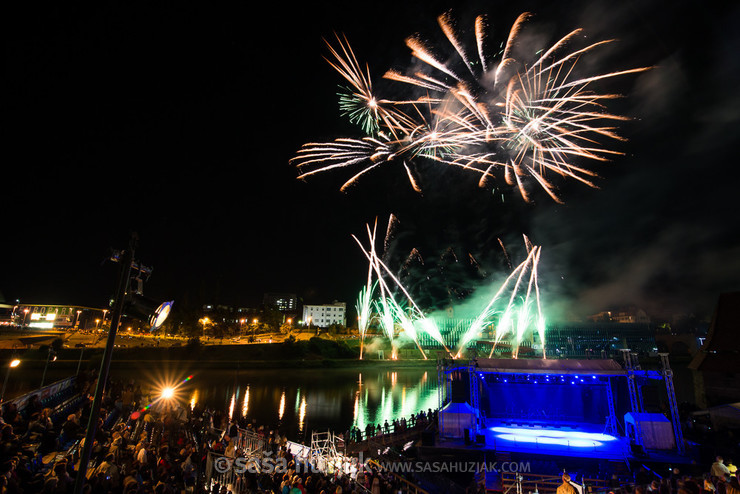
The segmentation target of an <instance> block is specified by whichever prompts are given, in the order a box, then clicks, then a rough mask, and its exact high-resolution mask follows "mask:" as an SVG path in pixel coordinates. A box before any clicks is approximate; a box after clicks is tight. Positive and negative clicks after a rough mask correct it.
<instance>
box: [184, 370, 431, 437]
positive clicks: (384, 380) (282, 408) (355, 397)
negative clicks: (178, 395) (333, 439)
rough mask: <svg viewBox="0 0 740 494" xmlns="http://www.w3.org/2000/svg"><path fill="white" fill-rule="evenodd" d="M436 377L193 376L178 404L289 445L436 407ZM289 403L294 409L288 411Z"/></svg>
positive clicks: (426, 373)
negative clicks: (272, 429) (243, 423)
mask: <svg viewBox="0 0 740 494" xmlns="http://www.w3.org/2000/svg"><path fill="white" fill-rule="evenodd" d="M436 381H437V374H436V371H435V370H431V369H417V368H408V369H398V370H394V371H389V370H385V369H369V370H368V369H363V370H361V371H360V370H345V369H328V370H295V371H294V370H290V371H272V370H264V371H259V370H255V371H252V370H250V371H240V372H239V373H238V374H237V375H234V374H232V375H231V376H230V377H225V376H224V373H223V372H220V371H214V372H208V373H205V372H204V373H201V374H200V375H198V374H196V375H195V377H194V378H193V380H192V381H191V382H190V383H188V384H189V386H188V387H187V389H183V390H182V392H183V394H184V396H182V400H183V401H185V402H187V403H188V405H190V404H194V403H195V402H196V401H198V402H200V403H201V404H202V405H204V406H206V407H209V408H212V409H221V410H223V411H225V412H228V415H229V417H233V416H234V410H235V407H237V406H238V404H241V410H240V411H241V413H240V414H238V412H237V414H238V415H240V416H241V417H242V418H245V419H246V420H248V421H253V422H254V423H255V424H257V425H265V426H279V427H280V428H281V431H282V432H283V433H286V434H287V435H288V437H290V438H293V439H307V438H309V437H310V431H311V430H327V429H331V430H333V431H335V432H345V431H346V430H348V429H349V428H350V427H354V426H356V427H358V428H360V429H361V430H364V429H365V427H366V425H367V424H368V423H372V424H374V425H377V424H381V425H382V424H383V423H384V422H385V421H386V420H387V421H388V422H389V423H391V422H392V421H393V420H394V419H395V418H400V417H406V418H408V417H409V416H410V415H412V414H415V413H418V412H419V411H421V410H424V411H427V410H428V409H430V408H431V409H435V408H436V407H437V406H438V401H437V400H438V398H437V382H436ZM289 403H291V404H293V405H292V406H291V405H288V404H289Z"/></svg>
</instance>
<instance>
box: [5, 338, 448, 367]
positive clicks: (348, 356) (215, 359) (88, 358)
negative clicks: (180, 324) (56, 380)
mask: <svg viewBox="0 0 740 494" xmlns="http://www.w3.org/2000/svg"><path fill="white" fill-rule="evenodd" d="M103 352H104V349H103V348H58V349H56V350H55V354H56V360H55V361H54V362H53V364H51V365H53V367H54V368H56V369H61V368H65V369H72V370H76V369H77V367H78V366H79V367H80V368H81V369H82V370H87V369H96V368H99V367H100V363H101V362H102V358H103ZM386 355H390V352H388V353H386ZM401 355H402V358H400V359H399V360H391V359H377V358H375V359H372V358H370V359H369V358H364V359H363V360H360V359H359V349H358V348H354V347H353V346H351V345H349V344H347V343H346V342H337V341H332V340H325V339H320V338H311V339H310V340H306V341H286V342H282V343H252V344H244V345H235V344H229V345H199V344H188V345H183V346H162V347H157V346H149V347H144V346H142V347H127V348H120V347H118V348H114V350H113V358H112V360H111V369H116V368H128V367H132V366H140V365H142V364H143V365H145V364H146V363H147V362H158V363H167V362H170V363H172V364H173V365H174V364H178V365H179V366H188V367H193V368H198V369H317V368H319V369H320V368H343V369H349V368H357V369H362V368H367V367H376V366H392V367H393V368H405V367H425V368H427V367H429V368H433V367H434V366H435V365H436V360H435V358H434V357H433V356H431V355H430V356H429V357H430V358H428V359H427V360H424V359H423V358H420V354H419V353H418V351H415V350H413V349H411V350H410V351H403V350H402V351H401ZM11 356H13V358H19V359H21V360H22V361H23V368H25V369H35V368H38V369H43V367H44V366H45V365H46V360H47V358H48V356H49V349H48V347H40V348H36V349H29V350H21V351H12V350H3V351H0V358H2V359H10V358H11Z"/></svg>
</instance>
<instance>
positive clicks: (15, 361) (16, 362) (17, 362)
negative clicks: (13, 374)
mask: <svg viewBox="0 0 740 494" xmlns="http://www.w3.org/2000/svg"><path fill="white" fill-rule="evenodd" d="M26 312H28V311H26ZM20 363H21V361H20V360H18V359H17V358H16V359H13V360H11V361H10V363H9V364H8V372H6V373H5V382H3V390H2V392H0V403H2V401H3V398H5V388H6V387H7V386H8V378H9V377H10V369H12V368H14V367H18V365H20Z"/></svg>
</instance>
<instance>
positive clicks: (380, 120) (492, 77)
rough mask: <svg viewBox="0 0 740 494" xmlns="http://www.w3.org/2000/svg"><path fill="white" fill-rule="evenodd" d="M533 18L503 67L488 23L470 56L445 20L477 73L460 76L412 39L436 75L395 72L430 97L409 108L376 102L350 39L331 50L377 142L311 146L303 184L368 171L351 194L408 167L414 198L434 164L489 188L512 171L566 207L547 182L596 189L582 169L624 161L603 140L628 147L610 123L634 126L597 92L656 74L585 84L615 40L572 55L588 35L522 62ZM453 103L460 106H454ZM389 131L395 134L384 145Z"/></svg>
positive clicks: (512, 38) (522, 186) (354, 106)
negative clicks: (419, 162) (354, 169)
mask: <svg viewBox="0 0 740 494" xmlns="http://www.w3.org/2000/svg"><path fill="white" fill-rule="evenodd" d="M530 17H531V14H529V13H527V12H525V13H523V14H521V15H520V16H519V17H518V18H517V19H516V21H515V22H514V23H513V25H512V27H511V29H510V31H509V34H508V37H507V39H506V43H505V46H504V49H503V51H502V53H501V55H500V57H499V60H498V63H494V62H493V60H492V59H493V57H492V56H491V55H490V54H488V53H487V52H486V50H485V41H486V39H487V34H486V28H487V21H486V19H485V18H484V17H483V16H478V17H477V18H476V20H475V26H474V31H475V49H470V50H469V49H467V48H466V46H465V43H464V42H463V41H462V39H461V37H460V36H459V35H458V33H457V32H456V31H457V30H456V28H455V22H454V19H453V17H452V15H451V14H450V13H449V12H448V13H445V14H443V15H441V16H439V17H438V19H437V21H438V24H439V27H440V29H441V30H442V32H443V34H444V35H445V38H446V39H447V42H448V43H449V45H450V46H451V47H452V49H453V54H454V55H455V56H456V57H457V58H459V60H460V61H461V63H462V64H464V65H465V67H467V69H466V70H465V72H458V71H457V70H456V69H454V68H453V67H452V63H453V61H454V60H453V59H454V58H455V57H453V59H450V60H449V61H443V58H442V57H441V56H437V55H435V54H434V53H433V50H432V47H429V46H427V45H425V44H424V43H423V42H422V41H421V39H420V37H419V36H418V35H417V36H410V37H408V38H407V39H406V45H407V47H408V48H409V49H410V50H411V54H412V56H413V57H415V58H416V59H418V60H420V61H421V62H422V63H423V64H424V67H425V68H426V70H417V71H416V72H414V73H413V74H409V75H407V74H404V73H403V72H401V71H399V70H393V69H392V70H388V71H387V72H386V73H385V74H384V76H383V78H384V79H386V80H389V81H392V82H397V83H401V84H403V85H406V86H410V87H414V88H417V89H421V90H423V91H424V94H423V95H420V96H418V97H415V98H414V97H412V98H406V99H404V100H402V101H400V100H399V101H394V100H391V99H381V98H378V97H377V96H376V95H375V94H374V89H373V85H372V81H371V77H370V71H369V68H367V67H366V66H365V67H364V68H363V66H361V65H360V63H359V62H358V60H357V58H356V57H355V54H354V52H353V51H352V49H351V48H350V46H349V43H348V42H347V40H346V38H343V37H340V36H339V35H337V41H338V48H335V47H332V46H331V45H329V43H328V42H327V45H329V49H330V53H331V55H332V58H331V59H329V58H327V61H328V62H329V63H330V65H331V66H332V67H333V68H334V69H335V70H337V72H339V74H340V75H341V76H342V77H343V78H344V79H345V80H346V81H347V82H349V84H350V86H351V88H352V89H350V90H349V94H345V95H343V96H342V104H343V109H344V113H345V114H346V115H349V116H350V119H351V120H352V121H354V122H355V123H358V124H359V125H361V127H362V128H363V129H364V130H365V132H366V133H368V134H372V138H373V139H371V140H366V139H354V140H346V139H344V140H343V139H337V140H336V141H335V142H334V143H324V144H318V143H308V144H305V145H304V146H303V147H302V148H301V149H300V150H299V151H298V153H297V155H296V157H295V158H293V159H292V160H291V162H292V163H295V164H296V165H297V166H298V167H299V169H301V172H300V174H299V178H301V179H303V178H306V177H309V176H311V175H313V174H316V173H320V172H326V171H330V170H335V169H339V168H344V167H351V166H362V167H363V169H362V170H361V171H360V172H358V173H356V174H355V175H354V176H353V177H351V178H350V179H349V180H348V181H346V182H345V183H344V185H343V186H342V187H341V190H343V191H345V190H346V189H347V188H348V187H349V186H350V185H352V184H354V183H355V182H356V181H357V180H358V179H359V178H360V177H362V176H364V175H365V174H366V173H367V172H369V171H372V170H375V169H377V168H378V167H379V166H380V165H381V164H386V163H391V162H398V163H400V164H402V166H403V167H404V170H405V172H406V174H407V178H408V180H409V182H410V183H411V184H412V186H413V187H414V189H415V190H417V191H420V185H419V181H418V177H416V176H415V174H414V173H412V168H413V167H412V163H413V161H414V160H416V159H419V158H426V159H431V160H432V161H433V162H436V163H439V164H441V165H449V166H455V167H460V168H462V169H463V170H466V171H470V172H474V173H478V174H480V175H481V176H480V179H479V181H478V185H479V186H481V187H485V186H486V185H487V184H488V183H490V182H491V180H492V179H494V178H496V177H497V176H498V173H499V172H503V175H504V177H503V179H504V181H505V182H506V183H507V184H508V185H510V186H515V187H516V188H517V189H518V191H519V193H520V195H521V196H522V198H523V199H525V200H527V201H529V200H531V194H530V190H529V189H530V188H531V187H532V186H533V185H536V186H538V187H539V188H541V189H543V190H544V191H545V192H546V193H547V194H548V195H549V196H550V197H551V198H552V199H553V200H555V201H557V202H562V200H561V199H560V197H559V196H558V194H557V193H556V185H555V183H553V182H552V181H551V180H550V178H548V176H547V175H549V174H550V173H552V174H555V175H557V176H559V177H560V178H562V179H566V180H576V181H579V182H581V183H583V184H585V185H587V186H590V187H595V186H596V185H595V184H594V183H593V178H594V177H596V174H595V173H593V172H592V171H590V170H588V169H587V168H585V167H584V166H581V165H578V164H576V163H575V161H577V160H593V161H597V162H598V161H601V162H603V161H608V160H610V159H612V158H613V157H614V156H619V155H621V154H623V153H621V152H618V151H614V150H611V149H608V148H607V147H606V146H603V145H601V144H600V143H599V139H600V138H604V139H609V140H617V141H620V140H624V139H623V138H622V137H621V136H619V135H618V133H617V132H616V128H615V127H614V126H612V125H604V124H601V123H600V122H610V121H611V122H617V121H624V120H628V119H627V118H625V117H621V116H618V115H614V114H610V113H609V112H607V111H606V109H605V106H604V103H605V102H606V101H607V100H609V99H614V98H617V97H619V96H618V95H615V94H601V93H598V92H595V91H592V90H590V87H591V86H592V85H593V83H597V82H600V81H604V80H608V79H612V78H615V77H622V76H627V75H634V74H638V73H640V72H643V71H645V70H649V67H641V68H634V69H627V70H617V71H613V72H606V73H603V74H596V75H588V76H584V77H579V76H575V73H576V70H575V68H576V64H577V63H578V61H579V60H580V58H581V57H582V56H584V55H585V54H588V53H590V52H592V51H594V50H595V49H597V48H598V47H601V46H603V45H605V44H608V43H611V42H613V41H614V40H603V41H598V42H593V43H590V44H588V45H587V46H585V47H582V48H581V47H574V48H571V47H570V45H572V44H574V43H575V42H576V41H577V40H579V39H581V38H582V37H583V36H582V29H580V28H578V29H575V30H572V31H570V32H569V33H568V34H566V35H565V36H563V37H561V38H560V39H559V40H557V41H556V42H555V43H554V44H552V45H551V46H549V47H547V48H543V49H542V50H539V52H538V53H540V55H538V56H537V57H535V58H534V60H533V61H531V62H530V61H528V60H518V59H517V58H516V57H517V56H519V55H515V54H514V52H515V51H517V50H515V47H516V46H517V44H518V40H519V36H520V33H521V32H522V31H523V30H524V27H525V24H526V21H527V20H528V19H529V18H530ZM518 51H520V52H521V51H522V50H518ZM446 59H447V57H446V56H445V58H444V60H446ZM478 67H480V70H478V69H477V68H478ZM453 101H454V102H455V103H456V104H455V105H451V102H453ZM402 106H403V107H404V108H403V110H402V109H401V107H402ZM427 107H428V108H427ZM429 122H432V123H431V124H430V123H429ZM440 126H441V127H440ZM381 128H382V129H383V130H380V129H381ZM384 131H386V132H387V135H386V136H385V137H381V136H383V135H384Z"/></svg>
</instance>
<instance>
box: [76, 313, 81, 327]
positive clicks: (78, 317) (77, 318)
mask: <svg viewBox="0 0 740 494" xmlns="http://www.w3.org/2000/svg"><path fill="white" fill-rule="evenodd" d="M81 313H82V311H81V310H78V311H77V317H75V329H80V326H79V324H80V314H81Z"/></svg>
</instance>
